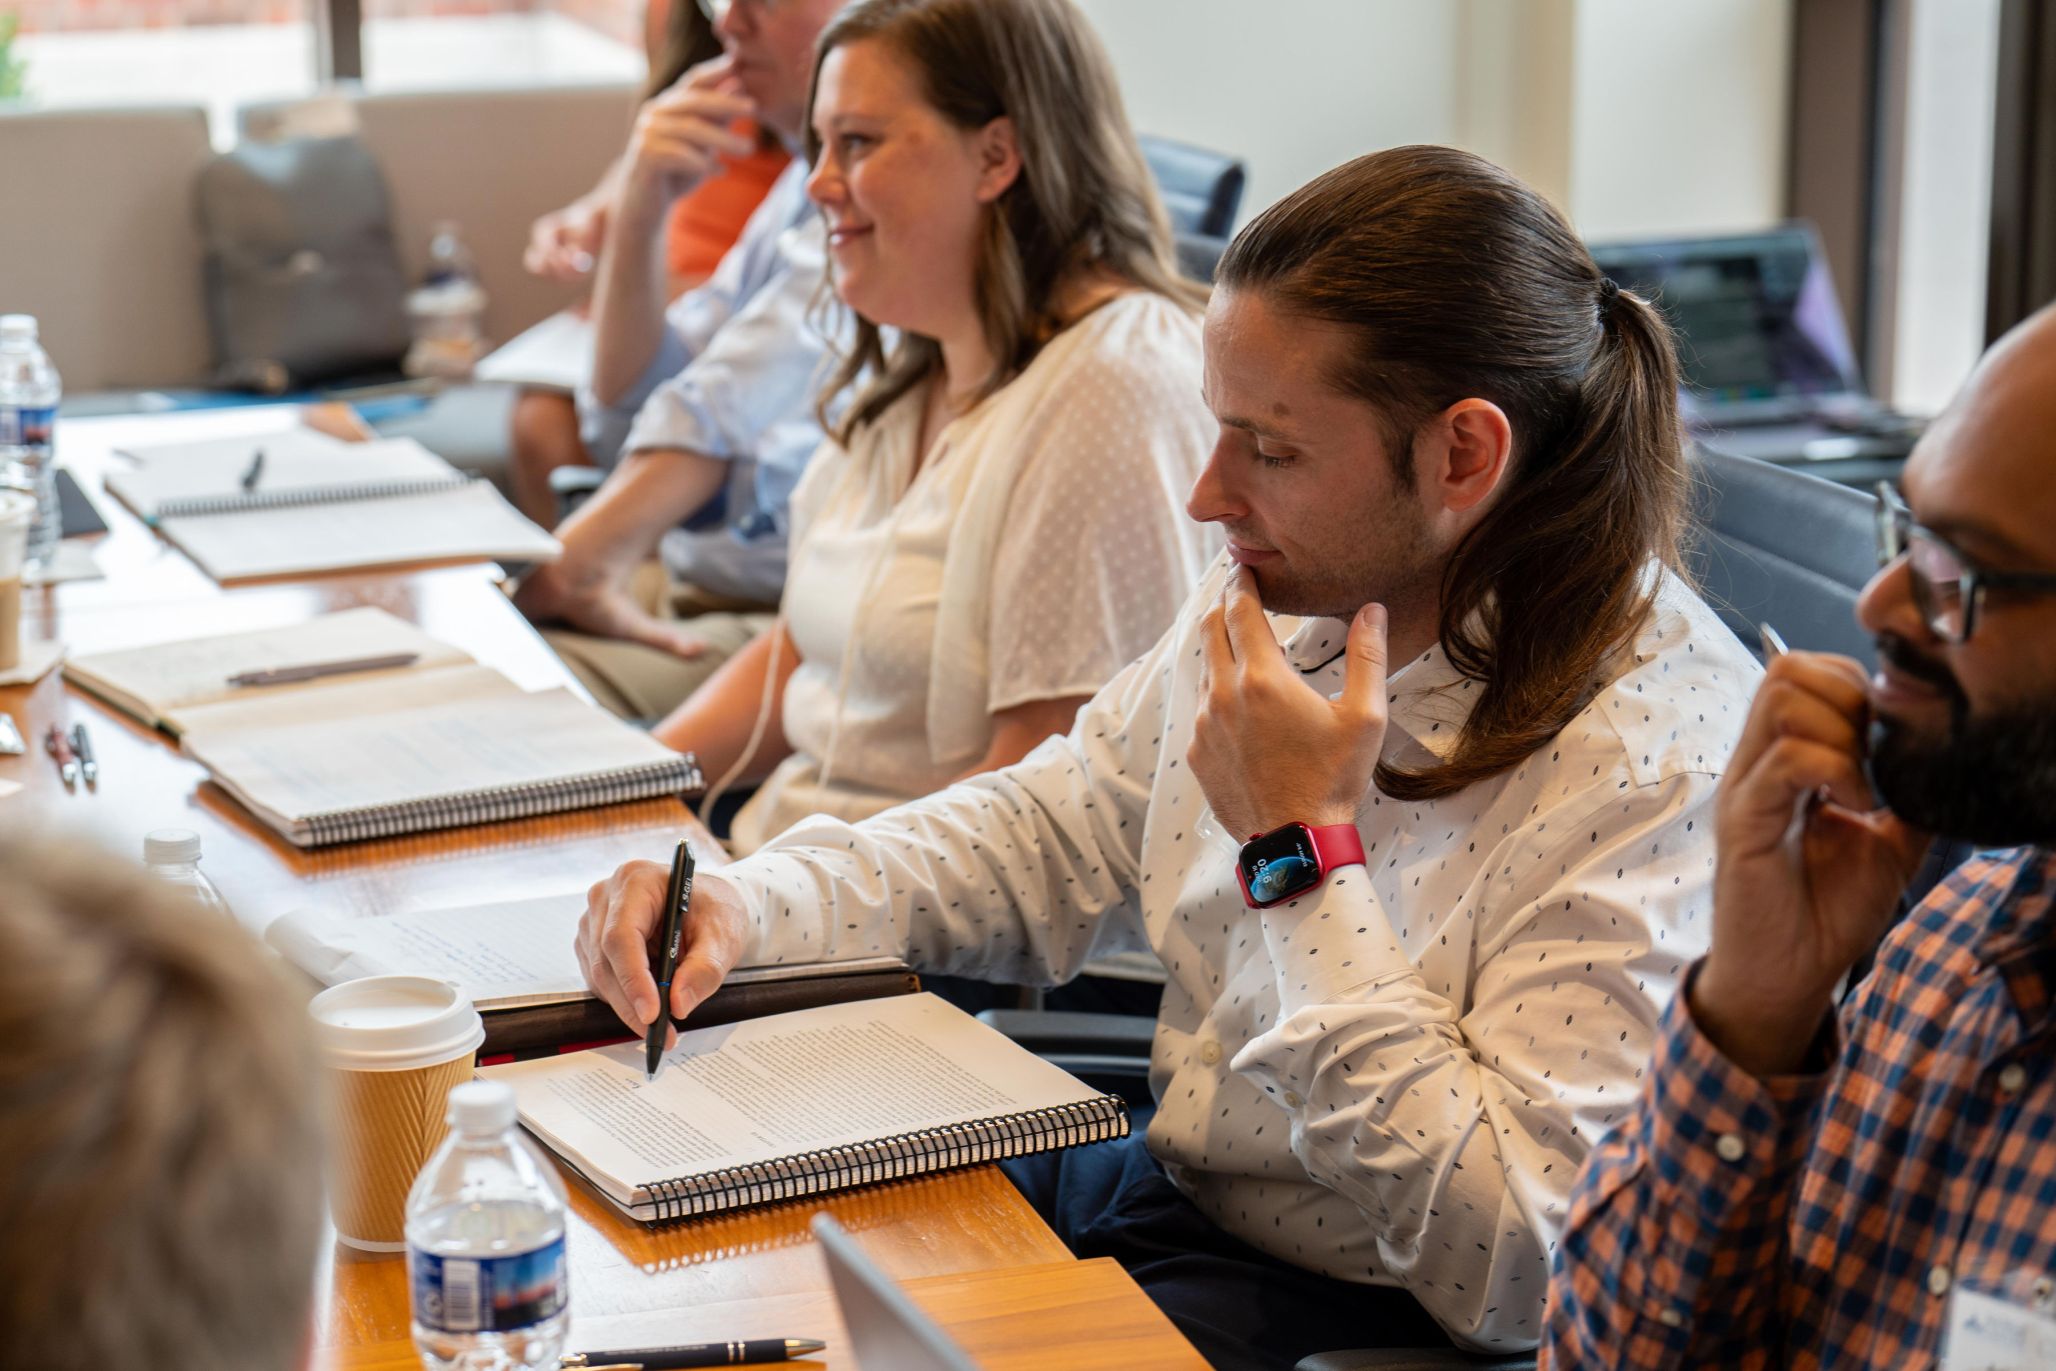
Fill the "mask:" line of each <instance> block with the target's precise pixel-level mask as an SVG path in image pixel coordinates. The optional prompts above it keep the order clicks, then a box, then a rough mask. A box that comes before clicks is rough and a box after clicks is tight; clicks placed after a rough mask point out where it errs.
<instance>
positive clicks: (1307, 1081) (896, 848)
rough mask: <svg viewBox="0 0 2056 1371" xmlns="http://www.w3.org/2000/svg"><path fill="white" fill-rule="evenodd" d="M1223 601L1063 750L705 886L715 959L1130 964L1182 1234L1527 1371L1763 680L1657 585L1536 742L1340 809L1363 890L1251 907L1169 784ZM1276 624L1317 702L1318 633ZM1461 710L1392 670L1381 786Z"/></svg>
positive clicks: (772, 855) (1695, 892)
mask: <svg viewBox="0 0 2056 1371" xmlns="http://www.w3.org/2000/svg"><path fill="white" fill-rule="evenodd" d="M1225 574H1226V569H1225V563H1224V562H1223V563H1217V564H1216V565H1215V566H1214V568H1213V569H1212V570H1211V571H1210V572H1209V573H1208V575H1207V576H1206V577H1205V579H1204V580H1203V582H1202V583H1201V585H1200V587H1199V589H1198V590H1197V591H1196V592H1195V593H1194V595H1193V597H1192V599H1191V600H1190V601H1188V603H1187V604H1186V605H1185V606H1184V608H1183V609H1182V610H1181V612H1180V614H1179V618H1178V622H1177V623H1176V624H1175V625H1174V626H1173V627H1172V629H1171V631H1170V633H1169V634H1168V635H1166V637H1165V638H1164V639H1163V640H1162V641H1161V642H1159V643H1158V644H1157V646H1156V647H1155V648H1154V649H1153V650H1152V651H1151V652H1150V654H1149V655H1148V656H1146V657H1144V658H1143V659H1141V660H1140V661H1138V662H1135V663H1134V664H1132V665H1131V666H1129V667H1128V668H1127V669H1126V670H1125V671H1123V672H1122V674H1121V675H1119V676H1118V677H1116V678H1115V679H1114V680H1113V681H1112V682H1111V683H1109V684H1108V685H1107V687H1106V688H1105V689H1104V690H1102V691H1101V692H1100V693H1099V694H1098V695H1097V696H1096V697H1095V698H1094V699H1093V701H1092V702H1091V703H1090V704H1089V705H1088V706H1087V707H1086V708H1085V709H1084V710H1083V711H1082V712H1081V713H1080V715H1079V717H1078V722H1077V726H1076V727H1075V728H1074V729H1073V730H1072V732H1071V733H1070V735H1069V736H1067V737H1062V738H1052V739H1050V740H1049V741H1048V742H1047V743H1045V744H1043V745H1042V746H1041V747H1039V748H1037V749H1036V750H1035V751H1034V752H1033V753H1031V754H1030V755H1029V756H1028V757H1027V758H1025V759H1024V760H1023V761H1021V762H1020V763H1018V764H1016V765H1014V766H1012V767H1008V768H1006V769H1005V770H1003V771H999V772H995V773H992V774H990V775H986V776H981V777H978V778H975V779H973V780H970V781H967V782H964V783H962V784H959V785H956V786H953V787H951V788H950V789H948V790H945V791H942V792H940V793H938V794H935V795H931V796H928V797H926V798H924V799H921V800H918V801H915V802H914V803H912V804H908V805H903V806H901V807H899V808H897V809H893V810H889V811H887V812H886V813H884V814H881V815H879V816H877V817H875V818H873V819H870V820H867V821H865V822H864V823H862V824H858V825H855V826H851V825H848V824H843V823H839V822H836V821H833V820H828V819H815V820H810V821H807V822H804V823H801V824H799V825H797V826H796V827H794V828H793V829H791V830H790V831H789V832H787V833H785V834H784V835H783V836H781V837H780V838H778V839H777V840H776V841H774V842H773V843H772V844H770V846H769V847H768V848H766V849H765V850H764V851H762V852H760V853H758V854H757V855H755V856H753V857H750V858H747V859H745V860H744V861H742V862H740V863H738V864H736V865H734V866H732V867H729V868H728V869H727V870H726V871H724V872H723V873H722V874H723V875H725V876H727V877H729V878H730V879H732V880H733V881H734V882H735V883H736V884H737V886H738V887H739V888H740V889H741V891H742V892H743V898H744V900H745V902H746V904H747V905H748V907H749V912H750V917H751V919H752V921H753V923H754V925H755V928H756V941H755V946H754V948H753V949H752V951H751V952H750V953H749V954H748V955H747V956H746V957H745V961H748V962H779V961H803V960H808V961H810V960H816V959H823V958H840V957H858V956H869V955H876V954H880V953H887V954H897V955H901V956H904V957H906V958H908V959H909V960H910V961H911V962H913V963H914V965H916V966H917V967H920V968H923V969H926V970H931V971H935V972H948V973H953V974H958V975H969V976H980V977H985V978H988V979H993V980H999V981H1012V982H1030V983H1054V982H1060V981H1063V980H1065V979H1068V978H1069V977H1071V976H1073V975H1075V974H1077V972H1078V970H1079V968H1080V967H1082V966H1083V965H1084V964H1085V963H1086V961H1087V960H1089V959H1090V958H1092V957H1095V956H1100V955H1104V954H1107V953H1110V952H1115V951H1120V950H1124V949H1128V948H1132V947H1136V946H1146V947H1148V948H1151V949H1153V950H1154V951H1155V953H1156V955H1157V957H1158V958H1159V959H1160V960H1161V961H1162V963H1163V966H1164V970H1165V972H1166V974H1167V976H1168V984H1167V986H1166V988H1165V993H1164V1000H1163V1007H1162V1010H1161V1012H1160V1015H1159V1019H1158V1024H1157V1032H1156V1040H1155V1044H1154V1047H1153V1051H1152V1055H1151V1073H1150V1076H1151V1081H1150V1083H1151V1088H1152V1090H1153V1092H1154V1094H1155V1096H1156V1098H1157V1100H1158V1109H1157V1112H1156V1116H1155V1118H1154V1120H1153V1121H1152V1122H1151V1124H1150V1126H1149V1133H1148V1142H1149V1147H1150V1150H1151V1151H1152V1152H1153V1153H1154V1154H1155V1155H1156V1156H1157V1157H1158V1158H1159V1159H1160V1160H1161V1161H1162V1163H1163V1165H1164V1167H1165V1170H1166V1171H1167V1173H1168V1174H1169V1175H1170V1177H1171V1179H1172V1180H1173V1181H1174V1182H1175V1183H1176V1184H1177V1186H1178V1187H1179V1188H1180V1189H1181V1190H1182V1191H1183V1192H1184V1193H1185V1194H1186V1195H1187V1196H1189V1197H1190V1198H1191V1199H1192V1201H1193V1203H1194V1204H1196V1205H1197V1206H1198V1207H1199V1209H1200V1210H1201V1211H1202V1212H1204V1213H1205V1214H1207V1215H1208V1216H1209V1217H1211V1218H1212V1219H1213V1220H1214V1221H1215V1222H1217V1223H1218V1224H1220V1226H1221V1227H1222V1228H1224V1229H1226V1230H1228V1231H1229V1232H1231V1233H1233V1234H1234V1235H1235V1236H1237V1237H1239V1238H1241V1239H1243V1240H1244V1241H1246V1242H1249V1243H1251V1244H1253V1245H1254V1246H1256V1247H1258V1248H1261V1249H1263V1250H1264V1251H1266V1252H1269V1253H1272V1254H1274V1255H1275V1256H1278V1257H1280V1258H1282V1259H1284V1260H1286V1261H1289V1262H1292V1263H1294V1264H1296V1265H1298V1266H1301V1267H1304V1268H1306V1269H1308V1270H1310V1271H1317V1272H1320V1273H1322V1274H1324V1275H1328V1276H1332V1277H1337V1278H1340V1279H1343V1280H1351V1281H1362V1282H1366V1283H1370V1284H1377V1285H1397V1286H1403V1287H1405V1288H1406V1289H1407V1290H1409V1291H1411V1292H1412V1293H1413V1294H1414V1296H1415V1297H1416V1298H1417V1299H1418V1300H1419V1301H1420V1302H1421V1304H1422V1305H1423V1306H1425V1307H1426V1308H1427V1310H1428V1311H1429V1312H1430V1313H1431V1314H1432V1315H1433V1316H1434V1317H1435V1318H1436V1319H1437V1320H1439V1321H1440V1322H1441V1324H1442V1325H1443V1327H1444V1328H1446V1329H1447V1330H1448V1331H1449V1332H1450V1333H1451V1334H1452V1335H1453V1336H1454V1337H1456V1338H1457V1339H1458V1340H1459V1341H1461V1342H1463V1343H1465V1344H1468V1345H1471V1346H1475V1347H1480V1348H1492V1349H1504V1350H1511V1349H1514V1348H1525V1347H1532V1346H1533V1345H1534V1344H1535V1342H1536V1340H1537V1337H1538V1335H1539V1330H1540V1326H1541V1310H1542V1301H1543V1296H1544V1293H1545V1290H1546V1287H1547V1285H1548V1276H1549V1271H1548V1262H1549V1258H1550V1254H1551V1251H1552V1249H1553V1247H1554V1245H1555V1242H1556V1238H1557V1234H1558V1232H1559V1231H1560V1229H1561V1226H1562V1223H1563V1219H1564V1211H1565V1206H1566V1201H1567V1197H1568V1194H1569V1192H1570V1188H1571V1182H1572V1180H1573V1178H1574V1177H1575V1176H1576V1175H1577V1172H1578V1167H1579V1163H1580V1162H1581V1161H1582V1160H1583V1159H1584V1157H1585V1155H1586V1153H1587V1152H1589V1151H1590V1150H1591V1149H1592V1147H1593V1146H1594V1144H1595V1143H1596V1142H1597V1141H1598V1139H1599V1138H1600V1137H1602V1136H1603V1135H1604V1134H1605V1133H1606V1132H1607V1131H1608V1130H1610V1129H1611V1128H1612V1127H1613V1126H1614V1125H1615V1124H1616V1123H1617V1122H1619V1121H1620V1120H1621V1119H1623V1118H1624V1117H1627V1116H1628V1115H1629V1114H1630V1113H1631V1112H1632V1110H1633V1107H1634V1103H1635V1099H1636V1096H1637V1093H1638V1091H1639V1086H1640V1079H1641V1076H1642V1073H1643V1069H1644V1064H1645V1062H1646V1061H1647V1059H1648V1056H1649V1053H1650V1049H1651V1045H1652V1042H1653V1035H1654V1030H1655V1026H1656V1023H1657V1019H1658V1016H1659V1014H1660V1013H1661V1011H1662V1009H1663V1007H1664V1005H1665V1004H1666V1003H1667V1002H1668V1000H1669V998H1670V996H1671V994H1672V992H1673V990H1674V989H1675V987H1676V985H1677V983H1678V980H1679V978H1680V976H1681V975H1682V973H1683V971H1684V969H1685V967H1686V966H1687V965H1689V964H1690V963H1691V961H1692V960H1693V959H1694V958H1695V957H1697V956H1698V955H1699V954H1700V953H1701V952H1702V951H1704V950H1705V948H1706V945H1707V943H1708V941H1709V939H1710V937H1711V927H1710V925H1711V919H1712V913H1711V910H1712V894H1711V888H1712V876H1713V861H1714V843H1713V832H1712V818H1713V797H1714V789H1715V786H1716V783H1717V782H1718V779H1719V776H1720V773H1721V769H1722V767H1723V766H1724V765H1725V763H1726V761H1727V759H1728V755H1729V752H1730V750H1731V748H1732V745H1733V740H1734V739H1735V737H1736V736H1737V734H1738V733H1739V731H1740V728H1741V724H1742V721H1743V718H1744V716H1745V715H1746V713H1747V708H1748V704H1749V699H1750V696H1751V694H1752V692H1753V690H1754V688H1755V684H1756V682H1757V680H1758V678H1759V676H1760V674H1761V673H1760V671H1759V669H1758V667H1757V665H1756V663H1755V661H1754V659H1753V658H1751V656H1750V655H1749V653H1748V652H1747V651H1746V650H1745V649H1744V648H1743V647H1742V645H1741V644H1740V643H1739V642H1737V641H1736V639H1735V637H1734V635H1733V634H1731V633H1730V632H1728V630H1727V629H1726V628H1725V627H1724V626H1723V625H1722V624H1721V623H1720V621H1719V620H1718V619H1717V618H1716V617H1715V616H1714V614H1713V612H1712V611H1711V610H1710V609H1709V608H1708V607H1707V606H1706V605H1705V603H1704V602H1703V601H1701V600H1700V599H1699V598H1698V596H1696V595H1695V594H1693V593H1692V592H1691V591H1690V590H1689V589H1688V588H1687V587H1685V586H1684V585H1683V584H1682V583H1680V582H1679V581H1678V580H1676V579H1675V578H1674V577H1671V576H1669V575H1665V576H1664V578H1663V581H1662V585H1661V588H1660V591H1659V594H1658V598H1657V603H1656V605H1655V606H1654V608H1653V609H1652V611H1651V614H1650V617H1649V619H1648V620H1647V621H1646V622H1645V624H1644V625H1643V627H1642V629H1641V631H1640V633H1639V634H1638V636H1637V638H1636V641H1635V642H1634V643H1633V644H1632V647H1631V650H1630V651H1629V652H1628V653H1626V654H1623V657H1622V658H1621V660H1620V663H1619V667H1618V674H1617V675H1616V676H1615V677H1614V679H1613V680H1612V681H1611V682H1610V683H1609V684H1607V685H1606V686H1605V687H1604V688H1602V689H1601V690H1600V692H1599V693H1598V694H1597V695H1596V696H1595V697H1594V699H1593V700H1592V701H1591V703H1590V704H1589V705H1588V706H1587V707H1586V708H1585V709H1584V710H1583V711H1582V712H1581V713H1580V714H1578V715H1577V716H1576V717H1575V718H1574V719H1572V721H1571V722H1570V723H1569V724H1568V725H1567V726H1566V727H1565V728H1564V729H1563V731H1562V732H1561V733H1560V734H1559V735H1558V736H1557V737H1556V738H1555V739H1554V740H1553V741H1551V742H1550V743H1549V744H1548V746H1547V747H1545V748H1544V749H1542V750H1541V751H1539V752H1537V753H1535V754H1534V755H1533V756H1532V757H1531V758H1530V759H1529V760H1528V762H1526V763H1525V764H1524V765H1521V766H1518V767H1516V768H1514V769H1513V770H1511V771H1508V772H1505V773H1502V774H1501V775H1500V776H1498V777H1495V778H1494V779H1492V780H1490V781H1487V782H1483V783H1481V784H1478V785H1474V786H1471V787H1469V788H1468V789H1465V790H1463V791H1460V792H1458V793H1456V794H1454V795H1451V796H1448V797H1445V798H1443V799H1440V800H1433V801H1425V802H1421V803H1404V802H1397V801H1393V800H1389V799H1385V798H1383V797H1382V796H1379V795H1376V794H1372V795H1370V796H1369V797H1368V800H1367V803H1366V804H1365V805H1364V806H1363V809H1362V813H1361V818H1360V820H1359V823H1358V828H1359V829H1360V831H1361V832H1362V834H1363V842H1364V850H1365V852H1366V853H1367V854H1368V866H1367V867H1348V868H1343V869H1341V870H1340V871H1338V872H1337V873H1335V874H1334V875H1333V876H1331V877H1330V878H1329V880H1328V881H1327V882H1326V884H1325V885H1324V886H1323V887H1322V888H1321V889H1320V890H1319V891H1318V892H1316V893H1314V894H1311V895H1308V896H1305V897H1302V898H1301V899H1299V900H1296V901H1293V902H1292V903H1290V904H1286V905H1281V906H1278V907H1275V908H1272V909H1269V910H1252V909H1250V908H1248V907H1247V906H1246V905H1244V903H1243V901H1242V897H1241V893H1240V891H1239V890H1238V888H1237V886H1236V882H1235V875H1234V859H1235V843H1234V842H1233V841H1232V840H1231V839H1230V838H1228V837H1227V836H1226V835H1225V834H1222V833H1221V832H1220V829H1219V825H1218V824H1216V823H1215V822H1214V821H1213V819H1212V816H1211V814H1210V813H1208V811H1207V807H1206V801H1205V798H1204V797H1203V795H1202V794H1201V792H1200V789H1199V786H1198V785H1197V783H1196V782H1194V781H1193V779H1192V777H1191V773H1190V768H1189V767H1187V766H1186V764H1185V760H1184V759H1185V755H1186V750H1187V748H1188V746H1189V745H1190V743H1191V738H1192V721H1193V715H1194V712H1195V709H1196V707H1197V705H1198V702H1199V700H1200V697H1201V693H1202V689H1203V664H1202V658H1201V649H1200V645H1199V636H1198V633H1199V629H1198V621H1199V618H1200V615H1201V614H1202V613H1204V612H1205V610H1206V609H1207V608H1208V606H1210V605H1211V604H1212V603H1213V602H1214V600H1215V598H1216V597H1217V596H1218V595H1219V593H1220V588H1221V584H1222V580H1223V578H1224V576H1225ZM1274 627H1275V628H1276V630H1277V631H1278V632H1279V635H1280V639H1281V641H1283V642H1284V643H1285V647H1286V652H1287V655H1288V657H1289V658H1290V659H1291V660H1292V661H1293V662H1294V664H1295V665H1297V666H1299V667H1300V669H1301V670H1302V671H1303V672H1304V673H1305V676H1306V679H1307V680H1308V681H1309V682H1311V683H1313V684H1314V685H1316V686H1317V687H1318V688H1320V689H1321V690H1323V691H1324V692H1327V693H1329V694H1331V695H1332V694H1334V693H1336V692H1339V691H1340V689H1341V686H1342V672H1343V663H1342V660H1341V658H1340V656H1339V655H1338V654H1339V652H1340V649H1341V647H1342V644H1343V641H1344V636H1345V632H1346V629H1345V626H1344V625H1343V624H1341V623H1339V622H1337V621H1335V620H1329V619H1311V620H1303V621H1302V620H1291V619H1285V618H1278V619H1275V620H1274ZM1474 688H1475V687H1474V686H1473V685H1472V684H1471V683H1469V682H1466V681H1464V680H1462V679H1461V678H1460V677H1459V676H1458V675H1457V673H1456V672H1455V670H1454V668H1452V667H1451V666H1450V664H1449V662H1448V660H1447V658H1446V657H1445V656H1444V655H1443V652H1442V650H1441V649H1440V648H1439V647H1437V648H1435V649H1433V650H1431V651H1429V652H1428V653H1427V654H1426V655H1425V656H1423V657H1422V658H1420V659H1418V660H1416V661H1413V662H1411V663H1408V664H1407V665H1406V666H1405V668H1404V669H1403V670H1400V671H1398V672H1395V673H1394V674H1393V676H1392V677H1391V682H1390V692H1391V700H1392V704H1391V724H1390V726H1389V728H1388V730H1387V735H1386V743H1385V756H1386V758H1387V759H1388V760H1391V761H1394V762H1396V763H1398V764H1400V765H1403V766H1409V767H1417V766H1420V765H1422V764H1423V763H1425V762H1426V761H1428V760H1429V759H1431V758H1433V757H1437V756H1446V755H1447V754H1448V752H1449V750H1450V748H1451V746H1452V744H1453V743H1454V741H1455V739H1456V735H1457V732H1458V730H1459V728H1460V727H1461V724H1462V722H1463V720H1464V718H1465V717H1466V716H1467V714H1468V711H1469V698H1470V695H1469V692H1470V691H1471V690H1473V689H1474Z"/></svg>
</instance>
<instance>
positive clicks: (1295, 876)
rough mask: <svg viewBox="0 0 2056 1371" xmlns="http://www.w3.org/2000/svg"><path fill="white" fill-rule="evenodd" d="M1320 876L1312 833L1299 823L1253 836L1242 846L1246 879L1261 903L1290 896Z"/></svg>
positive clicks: (1316, 880)
mask: <svg viewBox="0 0 2056 1371" xmlns="http://www.w3.org/2000/svg"><path fill="white" fill-rule="evenodd" d="M1320 880H1321V863H1320V860H1319V859H1318V858H1316V857H1315V856H1314V847H1313V838H1312V835H1311V834H1309V833H1308V832H1307V831H1306V830H1305V829H1304V828H1301V827H1299V826H1298V825H1297V824H1294V825H1292V826H1290V827H1287V828H1281V829H1279V830H1278V831H1277V832H1275V833H1266V834H1265V835H1264V836H1263V837H1261V838H1253V839H1251V840H1250V841H1249V843H1248V844H1246V845H1245V846H1244V847H1243V849H1242V881H1243V884H1244V885H1245V886H1247V887H1248V889H1249V897H1250V899H1252V900H1254V901H1256V902H1257V903H1258V904H1275V903H1277V902H1278V901H1279V900H1284V899H1289V898H1290V897H1292V896H1294V895H1297V894H1298V893H1299V892H1301V891H1302V890H1310V889H1312V888H1313V887H1314V886H1316V885H1318V884H1320Z"/></svg>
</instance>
